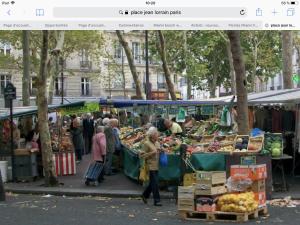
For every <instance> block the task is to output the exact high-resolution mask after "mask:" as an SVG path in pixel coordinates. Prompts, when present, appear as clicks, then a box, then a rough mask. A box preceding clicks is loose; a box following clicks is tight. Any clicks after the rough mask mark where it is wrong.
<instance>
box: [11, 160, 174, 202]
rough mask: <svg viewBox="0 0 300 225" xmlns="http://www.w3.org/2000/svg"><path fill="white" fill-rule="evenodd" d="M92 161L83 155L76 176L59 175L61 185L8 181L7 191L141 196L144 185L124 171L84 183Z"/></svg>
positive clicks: (169, 193)
mask: <svg viewBox="0 0 300 225" xmlns="http://www.w3.org/2000/svg"><path fill="white" fill-rule="evenodd" d="M89 162H90V155H86V156H84V157H83V160H82V162H81V163H80V164H78V165H77V173H76V175H74V176H60V177H58V180H59V183H60V185H59V186H58V187H44V186H43V184H44V181H43V179H40V180H38V181H35V182H27V183H22V182H19V183H7V184H5V191H6V192H13V193H19V194H51V195H67V196H85V195H92V196H94V195H97V196H99V195H101V196H104V197H124V198H127V197H131V198H134V197H140V196H141V193H142V191H143V187H142V186H141V185H140V184H138V183H137V182H136V181H134V180H131V179H129V178H128V177H126V176H125V175H124V174H123V173H121V172H120V173H117V174H116V175H113V176H105V180H104V181H103V182H102V183H100V184H99V185H98V186H97V187H95V186H86V185H85V184H84V179H83V176H84V173H85V172H86V169H87V167H88V165H89ZM172 196H173V193H171V192H161V197H162V198H171V197H172Z"/></svg>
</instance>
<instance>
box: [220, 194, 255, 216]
mask: <svg viewBox="0 0 300 225" xmlns="http://www.w3.org/2000/svg"><path fill="white" fill-rule="evenodd" d="M217 206H218V209H219V210H220V211H222V212H237V213H245V212H253V211H255V210H256V209H257V208H258V202H257V201H256V200H255V199H254V193H253V192H246V193H241V194H226V195H223V196H221V197H220V198H219V200H218V203H217Z"/></svg>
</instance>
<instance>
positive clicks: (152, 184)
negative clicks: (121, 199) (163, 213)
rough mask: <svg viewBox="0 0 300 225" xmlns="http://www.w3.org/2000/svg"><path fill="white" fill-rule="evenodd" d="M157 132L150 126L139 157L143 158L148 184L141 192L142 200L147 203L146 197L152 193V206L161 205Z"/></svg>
mask: <svg viewBox="0 0 300 225" xmlns="http://www.w3.org/2000/svg"><path fill="white" fill-rule="evenodd" d="M158 137H159V133H158V131H157V129H156V128H155V127H150V128H149V130H148V132H147V137H146V140H145V142H144V145H143V150H142V151H141V153H140V157H141V158H143V159H145V163H146V166H147V169H148V170H149V184H148V186H147V187H146V189H145V191H144V192H143V194H142V200H143V202H144V203H145V204H147V199H148V198H149V197H150V195H151V193H152V194H153V199H154V206H161V203H160V195H159V187H158V163H159V143H158Z"/></svg>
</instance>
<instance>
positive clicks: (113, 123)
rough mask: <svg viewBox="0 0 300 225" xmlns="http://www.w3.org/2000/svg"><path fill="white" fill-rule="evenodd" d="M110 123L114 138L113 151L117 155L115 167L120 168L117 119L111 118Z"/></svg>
mask: <svg viewBox="0 0 300 225" xmlns="http://www.w3.org/2000/svg"><path fill="white" fill-rule="evenodd" d="M110 124H111V127H112V131H113V135H114V138H115V151H114V154H115V155H116V156H117V159H118V160H117V165H116V166H117V169H118V170H120V169H121V168H122V142H121V139H120V130H119V121H118V120H117V119H111V120H110Z"/></svg>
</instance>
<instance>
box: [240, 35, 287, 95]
mask: <svg viewBox="0 0 300 225" xmlns="http://www.w3.org/2000/svg"><path fill="white" fill-rule="evenodd" d="M241 44H242V46H243V50H244V55H245V66H246V76H247V80H248V82H249V84H250V86H249V87H248V88H249V90H250V91H256V89H255V88H256V85H255V82H256V80H257V78H259V79H260V80H268V78H270V77H274V76H275V75H276V74H278V73H279V72H280V70H281V43H280V36H279V32H278V31H242V32H241Z"/></svg>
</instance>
